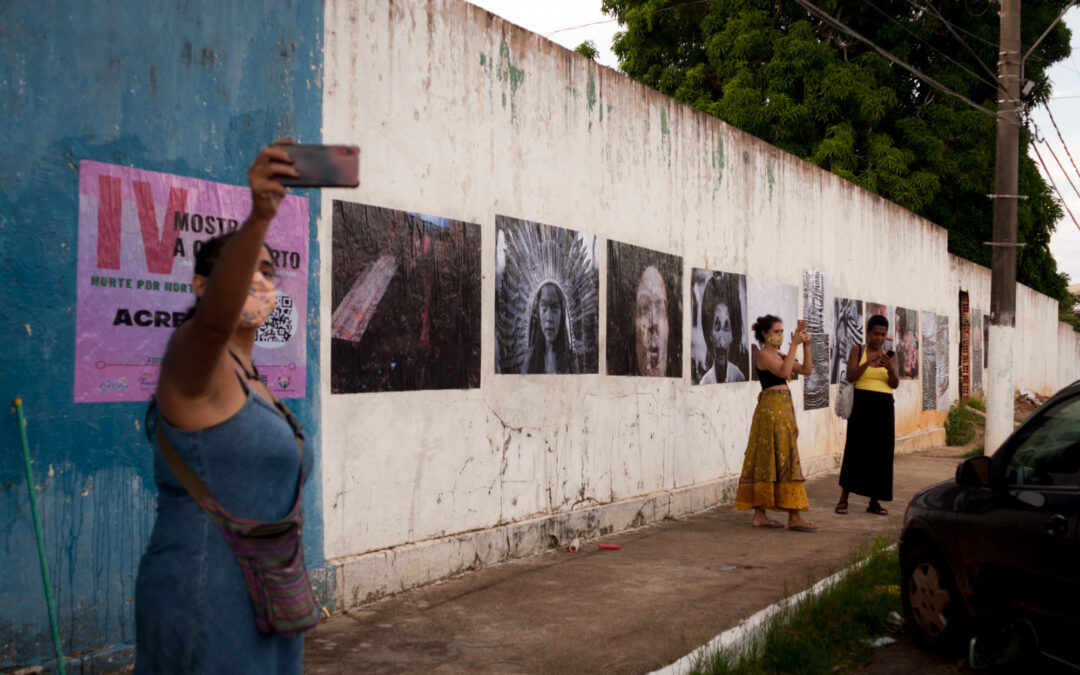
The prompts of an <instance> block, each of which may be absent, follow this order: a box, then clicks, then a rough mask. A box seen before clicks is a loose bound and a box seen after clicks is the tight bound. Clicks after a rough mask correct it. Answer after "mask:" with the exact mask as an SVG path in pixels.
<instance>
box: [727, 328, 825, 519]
mask: <svg viewBox="0 0 1080 675" xmlns="http://www.w3.org/2000/svg"><path fill="white" fill-rule="evenodd" d="M754 337H755V338H757V341H758V343H759V344H760V345H761V349H760V350H758V353H757V359H756V360H755V363H754V367H755V369H756V370H757V374H758V379H759V380H760V381H761V394H759V395H758V404H757V408H755V409H754V419H753V422H751V424H750V440H749V442H747V444H746V457H745V458H744V459H743V468H742V475H741V476H740V477H739V490H738V492H737V493H736V494H735V508H736V509H738V510H740V511H749V510H750V509H753V510H754V519H753V520H752V521H751V522H750V524H751V525H753V526H754V527H769V528H782V527H784V524H783V523H781V522H779V521H776V520H772V519H770V518H769V517H768V516H766V515H765V511H766V510H769V511H787V514H788V522H787V528H788V529H789V530H794V531H796V532H814V531H816V530H817V529H818V526H817V525H815V524H813V523H811V522H810V521H809V520H807V519H806V518H804V517H803V515H802V511H806V510H808V509H809V508H810V502H809V501H807V499H806V487H805V485H804V484H805V482H806V478H804V477H803V472H802V466H801V465H800V464H799V446H798V444H797V443H796V439H797V438H798V437H799V428H798V426H797V425H796V423H795V407H794V405H793V404H792V401H791V390H790V389H788V386H787V382H788V379H790V378H791V374H792V373H800V374H802V375H809V374H810V371H811V365H812V364H811V357H810V336H809V335H808V334H807V333H806V326H805V322H803V321H799V325H798V328H797V329H796V330H795V332H794V333H793V334H792V337H791V351H790V352H788V353H787V354H786V355H785V354H781V353H780V346H781V345H783V344H784V324H783V322H781V321H780V318H779V317H776V316H773V315H771V314H766V315H765V316H762V317H758V320H757V321H755V322H754ZM800 344H801V345H802V346H803V361H804V363H799V362H798V361H797V360H796V359H795V348H796V347H798V346H799V345H800Z"/></svg>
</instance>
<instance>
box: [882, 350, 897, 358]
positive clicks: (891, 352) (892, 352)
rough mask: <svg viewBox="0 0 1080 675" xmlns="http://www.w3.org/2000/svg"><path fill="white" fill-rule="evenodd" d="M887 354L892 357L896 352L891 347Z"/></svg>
mask: <svg viewBox="0 0 1080 675" xmlns="http://www.w3.org/2000/svg"><path fill="white" fill-rule="evenodd" d="M885 356H888V357H889V358H890V359H891V358H892V357H894V356H896V352H894V351H893V350H891V349H890V350H889V351H887V352H885Z"/></svg>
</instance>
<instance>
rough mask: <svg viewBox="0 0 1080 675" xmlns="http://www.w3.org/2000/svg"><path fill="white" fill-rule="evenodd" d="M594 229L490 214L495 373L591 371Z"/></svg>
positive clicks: (595, 359) (596, 293)
mask: <svg viewBox="0 0 1080 675" xmlns="http://www.w3.org/2000/svg"><path fill="white" fill-rule="evenodd" d="M597 264H598V263H597V259H596V235H593V234H585V233H582V232H576V231H574V230H568V229H565V228H561V227H555V226H553V225H545V224H543V223H537V222H533V221H529V220H522V219H520V218H511V217H508V216H501V215H497V216H495V372H496V373H502V374H507V375H525V374H579V373H592V374H596V373H597V372H598V370H599V363H600V358H599V344H598V342H599V314H600V312H599V304H600V275H599V271H598V267H597Z"/></svg>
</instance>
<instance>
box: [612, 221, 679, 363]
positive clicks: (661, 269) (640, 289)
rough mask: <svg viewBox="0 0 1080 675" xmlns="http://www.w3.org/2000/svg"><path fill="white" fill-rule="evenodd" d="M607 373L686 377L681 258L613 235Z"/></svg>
mask: <svg viewBox="0 0 1080 675" xmlns="http://www.w3.org/2000/svg"><path fill="white" fill-rule="evenodd" d="M607 264H608V275H607V348H606V349H607V374H608V375H639V376H643V377H682V264H683V261H682V258H680V257H679V256H675V255H670V254H667V253H660V252H658V251H653V250H650V249H647V248H642V247H640V246H632V245H630V244H623V243H621V242H617V241H611V240H610V239H609V240H608V256H607Z"/></svg>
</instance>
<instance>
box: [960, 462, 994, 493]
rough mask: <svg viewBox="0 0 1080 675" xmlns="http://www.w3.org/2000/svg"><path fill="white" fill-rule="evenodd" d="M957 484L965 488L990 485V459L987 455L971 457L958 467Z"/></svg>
mask: <svg viewBox="0 0 1080 675" xmlns="http://www.w3.org/2000/svg"><path fill="white" fill-rule="evenodd" d="M956 482H957V483H958V484H960V485H963V486H964V487H986V486H988V485H990V458H989V457H987V456H986V455H982V456H980V457H969V458H968V459H965V460H964V461H963V462H960V465H959V466H957V467H956Z"/></svg>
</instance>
